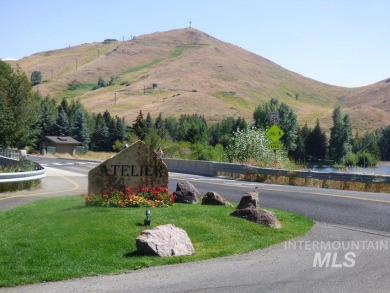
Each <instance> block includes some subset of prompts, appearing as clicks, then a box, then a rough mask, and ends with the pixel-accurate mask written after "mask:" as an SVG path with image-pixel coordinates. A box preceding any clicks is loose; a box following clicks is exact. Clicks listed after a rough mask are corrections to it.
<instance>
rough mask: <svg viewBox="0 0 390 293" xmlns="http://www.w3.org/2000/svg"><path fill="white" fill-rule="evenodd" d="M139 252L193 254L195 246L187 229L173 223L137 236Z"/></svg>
mask: <svg viewBox="0 0 390 293" xmlns="http://www.w3.org/2000/svg"><path fill="white" fill-rule="evenodd" d="M136 246H137V251H138V253H139V254H143V255H144V254H146V255H159V256H176V255H192V254H194V253H195V249H194V246H193V245H192V242H191V240H190V238H189V237H188V234H187V232H186V231H184V230H183V229H181V228H178V227H176V226H175V225H172V224H167V225H160V226H157V227H155V228H153V229H149V230H145V231H142V232H141V234H140V235H139V236H138V237H137V238H136Z"/></svg>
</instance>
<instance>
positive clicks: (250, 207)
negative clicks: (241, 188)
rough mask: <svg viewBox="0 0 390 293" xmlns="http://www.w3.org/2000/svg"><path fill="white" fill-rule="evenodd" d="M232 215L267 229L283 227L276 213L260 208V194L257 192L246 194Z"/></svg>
mask: <svg viewBox="0 0 390 293" xmlns="http://www.w3.org/2000/svg"><path fill="white" fill-rule="evenodd" d="M231 215H232V216H236V217H240V218H243V219H246V220H248V221H251V222H254V223H258V224H263V225H265V226H267V227H272V228H277V229H279V228H281V227H282V225H281V224H280V222H279V220H278V218H277V217H276V215H275V213H274V212H271V211H268V210H266V209H262V208H260V206H259V193H258V192H257V191H250V192H247V193H245V195H244V196H243V197H241V200H240V203H239V205H238V206H237V208H236V210H235V211H234V212H233V213H231Z"/></svg>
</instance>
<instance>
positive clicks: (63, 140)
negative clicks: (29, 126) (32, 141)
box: [41, 136, 81, 144]
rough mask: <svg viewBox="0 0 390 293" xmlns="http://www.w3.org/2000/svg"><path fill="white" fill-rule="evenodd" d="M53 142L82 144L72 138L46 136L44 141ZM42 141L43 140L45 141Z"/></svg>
mask: <svg viewBox="0 0 390 293" xmlns="http://www.w3.org/2000/svg"><path fill="white" fill-rule="evenodd" d="M45 138H46V139H48V140H51V141H52V142H55V143H56V144H81V142H79V141H77V140H75V139H74V138H72V137H70V136H45V137H44V138H43V139H45ZM43 139H41V140H43Z"/></svg>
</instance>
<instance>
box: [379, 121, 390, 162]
mask: <svg viewBox="0 0 390 293" xmlns="http://www.w3.org/2000/svg"><path fill="white" fill-rule="evenodd" d="M378 137H379V139H378V146H379V150H380V157H381V160H383V161H390V125H389V126H386V127H384V128H382V129H380V130H379V131H378Z"/></svg>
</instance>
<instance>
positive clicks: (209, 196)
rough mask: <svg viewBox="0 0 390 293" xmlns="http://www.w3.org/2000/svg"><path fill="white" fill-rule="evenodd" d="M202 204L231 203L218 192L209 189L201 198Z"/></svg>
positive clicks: (225, 204)
mask: <svg viewBox="0 0 390 293" xmlns="http://www.w3.org/2000/svg"><path fill="white" fill-rule="evenodd" d="M202 204H205V205H224V206H226V207H232V206H233V205H232V204H231V203H230V202H228V201H227V200H226V199H225V198H223V197H222V196H220V195H219V194H218V193H216V192H213V191H209V192H207V193H206V195H205V196H204V197H203V198H202Z"/></svg>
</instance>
